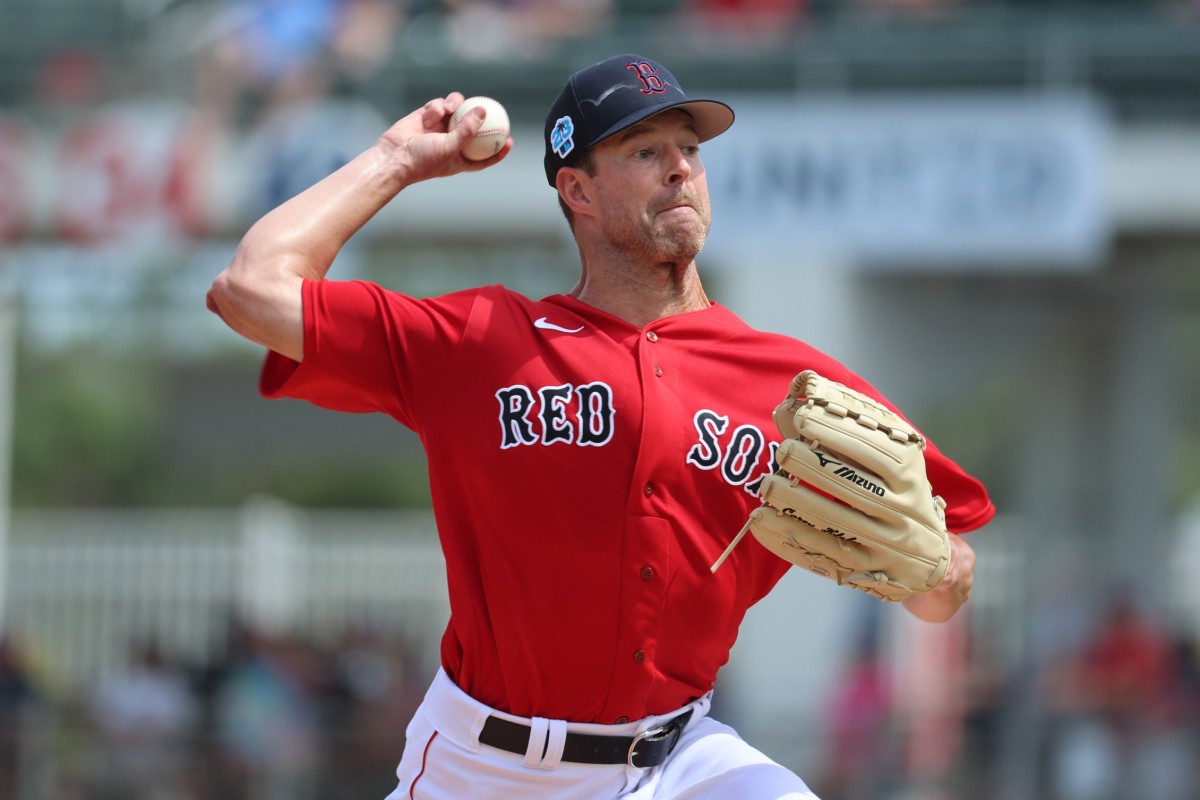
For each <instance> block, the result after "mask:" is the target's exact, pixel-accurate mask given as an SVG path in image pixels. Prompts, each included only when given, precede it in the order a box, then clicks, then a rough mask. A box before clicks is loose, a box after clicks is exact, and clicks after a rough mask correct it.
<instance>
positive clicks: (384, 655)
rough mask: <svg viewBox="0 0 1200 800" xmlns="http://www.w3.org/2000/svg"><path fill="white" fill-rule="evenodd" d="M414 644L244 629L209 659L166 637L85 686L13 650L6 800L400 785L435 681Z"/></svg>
mask: <svg viewBox="0 0 1200 800" xmlns="http://www.w3.org/2000/svg"><path fill="white" fill-rule="evenodd" d="M402 639H403V637H395V636H384V635H380V634H378V633H375V632H372V631H370V630H368V629H366V628H359V627H355V628H352V629H348V630H345V631H343V632H342V633H341V634H340V635H339V636H338V637H337V638H336V639H335V640H333V641H330V642H327V643H318V642H316V641H313V640H311V639H309V638H306V637H298V636H290V635H268V634H265V633H263V632H260V631H254V630H251V629H250V628H248V627H246V626H244V625H233V626H231V630H230V635H229V637H228V642H227V643H226V644H225V645H224V646H223V647H222V648H221V649H220V650H219V652H218V653H217V655H216V657H215V658H213V659H211V660H208V661H205V662H203V663H186V662H183V661H180V660H178V659H171V658H168V657H167V656H166V655H165V654H164V653H163V652H162V650H161V648H159V647H158V646H156V645H155V644H154V643H153V642H141V643H138V644H136V645H135V646H133V647H132V648H131V650H130V652H129V656H128V659H127V661H126V663H125V664H124V666H123V667H122V668H120V669H118V670H116V671H115V672H113V673H112V674H111V675H110V676H109V677H106V678H104V679H102V680H99V681H98V682H96V684H95V685H93V686H89V687H87V688H85V689H83V690H81V691H67V692H63V691H55V690H53V689H51V688H48V687H47V686H46V685H45V682H43V681H41V680H39V677H38V673H39V670H37V669H36V668H35V667H34V666H33V665H32V659H29V658H27V657H23V655H22V654H21V653H20V652H18V651H17V649H16V648H15V647H14V645H13V644H12V642H8V643H6V644H5V646H4V647H3V649H0V800H34V798H36V799H37V800H202V799H204V800H208V799H210V798H211V800H216V799H217V798H221V799H222V800H225V799H228V800H238V799H239V798H244V799H245V800H276V799H278V800H285V798H286V800H323V799H324V798H331V799H332V798H344V797H364V798H366V797H383V796H385V795H386V794H387V793H388V792H390V791H391V790H392V789H393V788H394V787H395V780H394V777H393V774H394V769H395V765H396V763H397V761H398V760H399V755H400V751H401V750H402V749H403V745H404V728H405V726H406V724H407V721H408V719H409V717H410V716H411V715H412V712H413V711H414V710H415V709H416V706H417V704H418V703H419V702H420V699H421V697H422V696H423V694H424V691H425V688H426V686H427V685H428V681H429V678H430V675H428V674H425V672H424V671H423V669H422V667H421V666H420V665H419V664H418V662H417V659H415V658H414V657H413V652H412V650H411V647H410V645H409V644H408V643H406V642H404V641H402Z"/></svg>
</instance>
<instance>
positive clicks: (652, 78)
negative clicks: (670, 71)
mask: <svg viewBox="0 0 1200 800" xmlns="http://www.w3.org/2000/svg"><path fill="white" fill-rule="evenodd" d="M625 69H631V70H633V71H634V72H635V73H636V74H637V77H638V80H639V81H641V82H642V94H662V93H663V92H665V91H666V90H667V83H666V81H664V80H663V79H662V78H660V77H658V67H656V66H654V65H653V64H651V63H650V62H648V61H630V62H629V63H628V64H626V65H625Z"/></svg>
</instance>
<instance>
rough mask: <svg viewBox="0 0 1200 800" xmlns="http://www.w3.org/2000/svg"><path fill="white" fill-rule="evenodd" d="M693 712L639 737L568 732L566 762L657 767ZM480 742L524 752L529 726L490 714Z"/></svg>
mask: <svg viewBox="0 0 1200 800" xmlns="http://www.w3.org/2000/svg"><path fill="white" fill-rule="evenodd" d="M691 718H692V712H691V711H690V710H689V711H685V712H684V713H682V714H680V715H679V716H677V717H675V718H674V719H672V720H670V721H669V722H667V723H666V724H665V725H661V726H659V727H657V728H651V729H650V730H648V731H643V732H642V733H639V734H638V735H637V736H603V735H601V734H595V733H570V732H568V733H567V741H566V744H565V745H564V746H563V754H562V760H563V761H570V762H572V763H575V764H628V765H629V766H631V767H637V768H638V769H648V768H650V767H657V766H658V765H659V764H661V763H663V762H664V761H666V760H667V756H669V755H670V754H671V751H672V750H674V749H675V745H676V743H677V742H678V741H679V735H680V734H681V733H683V728H684V726H685V725H687V723H688V720H689V719H691ZM479 742H480V744H486V745H488V746H489V747H497V748H499V749H501V750H507V751H508V752H510V753H517V754H518V755H525V753H526V751H528V749H529V726H528V725H523V724H521V723H520V722H510V721H509V720H506V719H501V718H500V717H488V718H487V722H485V723H483V730H481V731H480V732H479Z"/></svg>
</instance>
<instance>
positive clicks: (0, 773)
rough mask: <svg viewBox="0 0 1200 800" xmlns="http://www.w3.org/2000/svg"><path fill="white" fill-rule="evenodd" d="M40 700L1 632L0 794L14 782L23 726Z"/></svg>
mask: <svg viewBox="0 0 1200 800" xmlns="http://www.w3.org/2000/svg"><path fill="white" fill-rule="evenodd" d="M41 702H42V696H41V693H40V692H39V691H38V690H37V688H36V686H35V684H34V680H33V676H32V675H31V674H30V671H29V667H28V665H27V664H26V663H25V657H24V654H23V653H22V652H21V651H20V649H19V648H18V647H17V644H16V642H14V641H13V640H12V638H11V637H10V636H7V635H0V797H4V796H5V795H4V794H3V792H5V791H6V790H8V789H9V788H10V787H13V786H15V785H16V781H17V779H18V770H19V769H20V761H19V759H20V745H21V740H22V736H23V734H24V731H25V726H26V725H27V724H28V722H29V721H30V714H31V713H32V712H34V711H35V710H36V709H37V708H38V706H39V704H40V703H41Z"/></svg>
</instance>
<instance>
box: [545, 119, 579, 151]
mask: <svg viewBox="0 0 1200 800" xmlns="http://www.w3.org/2000/svg"><path fill="white" fill-rule="evenodd" d="M574 133H575V123H574V122H572V121H571V118H570V117H559V118H558V121H557V122H555V123H554V128H553V130H551V131H550V148H551V149H552V150H553V151H554V152H555V154H557V155H558V157H559V158H566V157H567V155H568V154H570V152H571V151H572V150H574V149H575V140H574V139H573V138H572V134H574Z"/></svg>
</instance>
